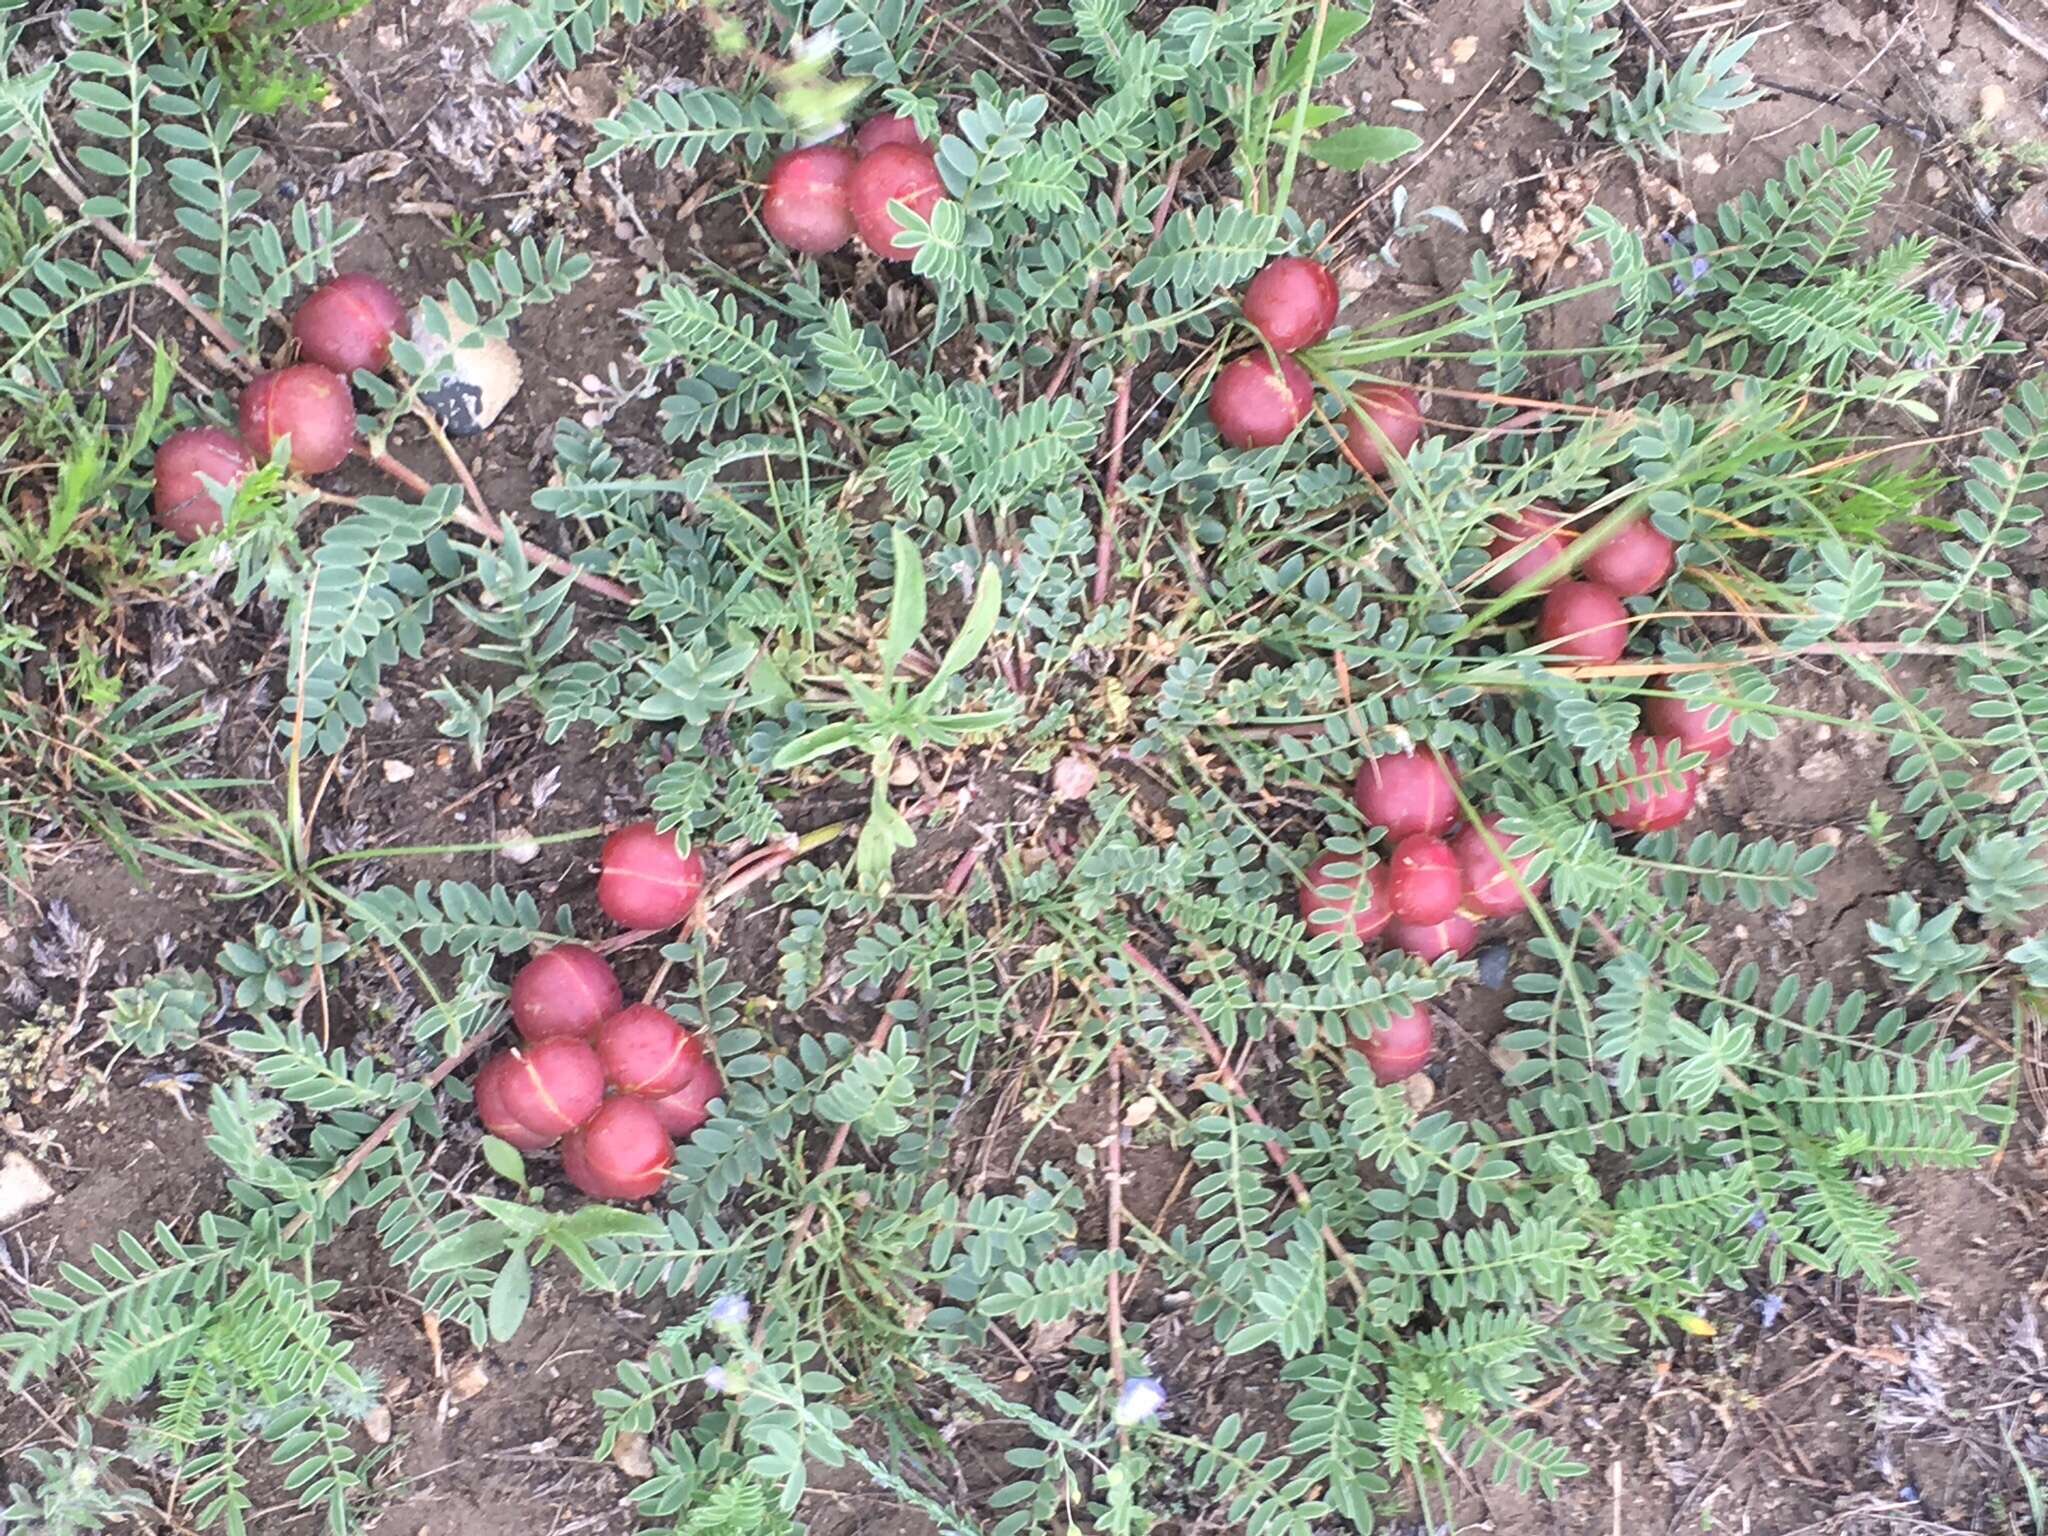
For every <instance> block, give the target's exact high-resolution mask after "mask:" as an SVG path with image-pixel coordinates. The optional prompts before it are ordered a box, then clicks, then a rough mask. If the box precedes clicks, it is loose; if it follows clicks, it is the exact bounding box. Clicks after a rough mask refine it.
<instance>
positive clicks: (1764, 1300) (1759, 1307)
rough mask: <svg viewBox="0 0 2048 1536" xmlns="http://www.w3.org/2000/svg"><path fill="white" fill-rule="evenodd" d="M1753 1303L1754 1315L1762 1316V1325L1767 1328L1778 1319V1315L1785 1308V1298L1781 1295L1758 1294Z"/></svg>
mask: <svg viewBox="0 0 2048 1536" xmlns="http://www.w3.org/2000/svg"><path fill="white" fill-rule="evenodd" d="M1753 1305H1754V1306H1755V1307H1756V1315H1757V1316H1758V1317H1760V1318H1762V1319H1763V1325H1764V1326H1765V1327H1766V1328H1769V1327H1771V1326H1772V1325H1773V1324H1775V1323H1776V1322H1777V1321H1778V1315H1779V1314H1780V1313H1781V1312H1783V1311H1784V1310H1785V1298H1784V1297H1782V1296H1759V1297H1757V1299H1756V1301H1755V1302H1754V1303H1753Z"/></svg>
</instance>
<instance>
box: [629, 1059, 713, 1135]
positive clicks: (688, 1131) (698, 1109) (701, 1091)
mask: <svg viewBox="0 0 2048 1536" xmlns="http://www.w3.org/2000/svg"><path fill="white" fill-rule="evenodd" d="M724 1092H725V1080H724V1079H723V1078H722V1077H720V1076H719V1075H718V1064H717V1063H716V1062H714V1061H713V1060H712V1059H711V1057H710V1056H709V1054H707V1053H706V1052H703V1051H699V1052H698V1053H697V1058H696V1065H695V1066H693V1067H692V1068H691V1069H690V1077H689V1081H687V1082H686V1083H684V1084H683V1086H682V1087H680V1088H678V1089H677V1090H676V1091H675V1092H674V1093H672V1094H670V1095H669V1096H668V1097H667V1098H664V1099H653V1100H650V1101H649V1103H648V1106H647V1107H648V1108H649V1109H652V1110H653V1111H654V1117H655V1118H656V1119H657V1120H659V1121H660V1122H661V1128H662V1129H663V1130H664V1131H667V1132H668V1133H669V1135H671V1136H673V1137H675V1139H676V1140H677V1141H687V1140H688V1139H689V1138H690V1137H692V1136H694V1135H696V1134H697V1132H698V1130H699V1129H700V1128H701V1127H702V1126H703V1124H704V1122H705V1121H707V1120H709V1119H710V1118H711V1111H710V1110H709V1109H708V1108H706V1106H707V1105H709V1104H710V1102H711V1101H712V1100H713V1099H715V1098H718V1097H720V1096H721V1095H723V1094H724Z"/></svg>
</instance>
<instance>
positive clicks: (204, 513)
mask: <svg viewBox="0 0 2048 1536" xmlns="http://www.w3.org/2000/svg"><path fill="white" fill-rule="evenodd" d="M255 467H256V461H255V460H254V459H253V458H251V457H250V456H249V450H248V449H247V448H244V447H243V446H242V440H241V439H240V438H239V437H237V436H235V434H234V433H232V432H229V431H227V430H225V429H224V428H221V427H187V428H186V429H185V430H184V431H182V432H173V433H172V434H171V435H170V436H169V437H167V438H165V439H164V441H163V446H162V447H160V448H158V449H157V451H156V485H155V488H154V490H153V492H152V495H151V498H150V500H151V504H152V505H153V506H154V507H155V508H156V520H157V522H158V523H159V524H161V525H162V527H163V528H164V530H165V531H166V532H167V533H170V534H172V535H173V536H174V537H177V538H180V539H183V540H184V541H185V542H186V543H187V544H189V543H191V542H192V541H193V540H194V539H197V538H201V537H203V536H204V535H206V534H209V533H214V532H217V531H218V530H219V528H220V525H221V512H220V506H219V504H218V503H217V502H215V501H214V499H213V493H212V492H211V491H209V490H207V488H206V482H207V481H208V480H211V481H213V482H214V483H215V484H216V485H224V486H227V487H229V488H230V489H232V488H233V487H235V486H238V485H240V484H241V483H242V479H243V477H244V476H245V475H247V474H248V473H249V471H250V470H252V469H254V468H255Z"/></svg>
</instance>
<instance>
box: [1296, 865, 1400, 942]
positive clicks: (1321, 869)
mask: <svg viewBox="0 0 2048 1536" xmlns="http://www.w3.org/2000/svg"><path fill="white" fill-rule="evenodd" d="M1334 864H1343V865H1348V866H1349V867H1350V868H1351V870H1352V871H1353V873H1351V874H1348V875H1333V874H1330V873H1329V870H1330V867H1331V866H1332V865H1334ZM1360 867H1361V866H1360V861H1359V859H1358V858H1357V857H1356V856H1354V855H1351V854H1343V853H1325V854H1322V855H1320V856H1319V857H1318V858H1317V859H1316V860H1315V861H1314V862H1313V863H1311V864H1310V865H1309V867H1308V870H1307V871H1306V873H1304V874H1303V876H1302V880H1301V890H1300V899H1301V920H1302V922H1304V923H1306V924H1307V925H1308V931H1309V932H1310V933H1313V934H1325V933H1349V934H1352V935H1353V936H1355V937H1356V938H1358V939H1360V940H1361V941H1363V940H1368V939H1375V938H1378V937H1379V934H1380V930H1381V929H1383V928H1385V927H1386V926H1387V924H1389V923H1391V922H1392V921H1393V920H1394V907H1393V903H1392V902H1390V901H1389V900H1388V899H1387V866H1386V865H1384V864H1375V865H1373V867H1372V868H1371V869H1369V870H1366V871H1365V872H1364V873H1363V874H1360V873H1358V872H1357V871H1358V870H1359V869H1360ZM1361 893H1362V895H1361Z"/></svg>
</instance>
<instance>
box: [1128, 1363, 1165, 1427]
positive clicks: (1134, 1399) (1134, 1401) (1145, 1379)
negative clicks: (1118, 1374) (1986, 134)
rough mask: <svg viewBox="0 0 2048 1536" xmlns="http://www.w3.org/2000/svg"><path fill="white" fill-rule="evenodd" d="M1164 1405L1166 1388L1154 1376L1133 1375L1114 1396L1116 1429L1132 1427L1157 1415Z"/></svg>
mask: <svg viewBox="0 0 2048 1536" xmlns="http://www.w3.org/2000/svg"><path fill="white" fill-rule="evenodd" d="M1165 1406H1166V1388H1165V1387H1163V1386H1161V1385H1160V1384H1159V1379H1158V1378H1157V1377H1156V1376H1133V1377H1132V1378H1131V1379H1130V1380H1129V1381H1127V1382H1125V1383H1124V1389H1123V1391H1121V1392H1119V1393H1118V1394H1117V1398H1116V1425H1117V1428H1118V1429H1132V1428H1135V1427H1136V1426H1137V1425H1140V1424H1143V1423H1144V1422H1145V1421H1146V1420H1148V1419H1154V1418H1157V1417H1158V1416H1159V1410H1160V1409H1162V1408H1164V1407H1165Z"/></svg>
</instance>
